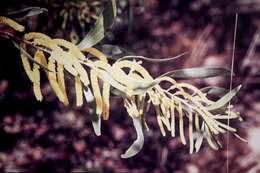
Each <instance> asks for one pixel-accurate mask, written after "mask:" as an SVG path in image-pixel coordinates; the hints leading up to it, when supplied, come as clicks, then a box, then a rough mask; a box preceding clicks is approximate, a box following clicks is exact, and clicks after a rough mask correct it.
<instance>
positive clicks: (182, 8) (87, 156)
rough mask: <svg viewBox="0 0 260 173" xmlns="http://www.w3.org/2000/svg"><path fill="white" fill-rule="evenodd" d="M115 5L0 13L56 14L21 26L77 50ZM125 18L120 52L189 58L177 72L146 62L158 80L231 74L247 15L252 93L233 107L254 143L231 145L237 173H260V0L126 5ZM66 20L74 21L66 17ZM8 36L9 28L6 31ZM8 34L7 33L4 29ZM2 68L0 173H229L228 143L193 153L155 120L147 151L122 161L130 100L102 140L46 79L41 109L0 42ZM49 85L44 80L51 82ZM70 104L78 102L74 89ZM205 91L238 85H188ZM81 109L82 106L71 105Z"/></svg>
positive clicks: (56, 3) (43, 3)
mask: <svg viewBox="0 0 260 173" xmlns="http://www.w3.org/2000/svg"><path fill="white" fill-rule="evenodd" d="M106 3H107V1H106V0H104V1H102V0H78V1H76V0H35V1H30V0H23V1H22V2H21V1H18V0H11V1H7V2H6V3H5V5H1V7H0V14H1V15H3V14H5V13H7V12H11V11H15V10H19V9H22V8H25V7H30V6H39V7H43V8H46V9H48V14H47V15H46V14H40V15H38V16H33V17H30V18H21V19H19V20H18V21H19V22H20V23H21V24H23V25H24V26H26V30H27V31H37V32H43V33H45V34H47V35H49V36H51V37H52V38H64V39H66V40H70V41H73V42H74V43H77V42H78V41H80V40H81V39H82V38H83V37H84V35H85V34H86V33H87V32H88V31H89V29H90V27H91V26H93V24H94V22H95V20H96V16H97V15H98V14H99V13H100V11H101V9H102V8H103V7H104V5H105V4H106ZM117 4H118V8H119V9H118V17H117V21H116V23H115V25H114V27H113V29H112V30H111V31H109V32H108V34H107V37H106V39H105V40H103V41H102V42H103V43H109V44H113V45H118V46H121V47H123V48H125V49H126V50H129V51H131V52H134V53H135V54H137V55H142V56H146V57H154V58H165V57H172V56H175V55H178V54H180V53H182V52H185V51H189V54H188V55H186V56H184V57H182V58H180V59H179V60H177V61H175V62H172V63H162V64H158V63H148V62H144V65H145V66H146V67H147V69H148V71H149V72H150V73H151V75H152V76H153V77H156V76H159V75H160V74H163V73H165V72H167V71H169V70H173V69H180V68H183V67H197V66H210V67H224V68H230V64H231V55H232V43H233V32H234V23H235V13H238V14H239V20H238V29H237V44H236V54H235V55H236V56H235V66H234V72H235V76H234V83H233V86H237V85H238V84H242V85H243V88H242V89H241V90H240V92H239V93H238V96H237V99H235V100H234V103H235V110H237V111H239V112H241V115H242V117H243V118H244V120H245V121H244V122H242V123H240V124H237V125H236V126H237V129H238V130H239V134H240V135H241V136H242V137H244V138H246V139H247V140H248V141H249V143H248V144H246V143H243V142H241V141H239V140H238V139H237V138H234V137H233V136H230V144H229V147H228V151H229V172H232V173H233V172H234V173H237V172H252V173H253V172H260V161H259V160H260V150H259V144H260V142H259V138H260V126H259V125H260V119H259V114H260V90H259V88H260V70H259V67H260V61H259V53H260V51H259V50H260V49H259V44H260V35H259V34H260V30H259V27H260V18H259V17H260V2H259V1H257V0H234V1H224V0H219V1H212V0H174V1H173V0H163V1H159V0H117ZM66 16H67V17H66ZM1 27H2V26H1ZM1 29H3V30H5V29H8V28H5V27H2V28H1ZM0 43H1V61H2V62H1V63H0V127H1V128H0V137H1V142H0V171H8V172H12V171H55V172H64V171H95V172H108V171H115V172H130V171H131V172H148V171H149V172H173V171H174V172H177V173H184V172H192V173H196V172H202V173H204V172H205V173H206V172H226V166H225V165H226V153H227V147H226V141H227V136H223V140H222V141H223V142H222V144H223V148H222V149H220V150H219V151H218V152H216V151H213V150H211V149H210V148H209V146H208V145H203V146H202V148H201V150H200V152H199V153H195V154H193V155H189V154H188V146H183V145H181V142H180V139H179V138H171V137H170V136H169V135H168V137H162V136H161V134H160V130H159V128H158V125H157V123H156V117H155V116H154V112H153V111H151V112H150V113H149V115H148V116H149V119H148V124H149V126H150V131H149V132H147V133H145V144H144V148H143V150H142V151H141V152H140V153H139V154H138V155H137V156H135V157H133V158H130V159H121V158H120V154H121V153H123V151H125V149H127V148H128V147H129V145H130V144H131V141H133V140H134V139H135V138H136V134H135V131H134V129H133V127H132V125H131V120H130V118H129V117H128V116H127V113H126V111H125V109H124V108H123V105H122V104H121V100H120V99H117V98H113V99H111V109H110V111H111V117H110V119H109V120H108V121H102V135H101V136H100V137H97V136H95V134H94V132H93V129H92V126H91V121H90V119H89V117H88V107H87V105H86V104H84V106H83V107H80V108H77V107H76V106H75V103H72V104H70V105H69V106H67V107H65V106H64V105H62V104H61V103H59V102H58V100H57V98H56V96H55V94H54V92H53V91H52V89H51V87H50V85H49V84H48V82H47V79H43V84H42V90H43V95H44V100H43V101H42V102H37V101H36V99H35V98H34V96H33V92H32V85H31V83H30V81H29V79H28V78H27V76H26V74H25V72H24V70H23V67H22V64H21V62H20V56H19V52H18V50H16V48H14V47H13V45H12V43H10V42H9V41H8V40H6V39H1V40H0ZM43 76H44V75H43ZM67 82H68V84H70V85H71V86H72V87H71V88H70V89H69V95H70V97H73V96H74V95H75V91H74V89H73V85H72V83H70V82H71V81H70V80H69V79H67ZM185 82H188V83H191V84H194V85H196V86H198V87H205V86H208V85H216V86H220V87H225V88H228V87H229V79H228V78H223V77H215V78H209V79H196V80H185ZM71 100H75V99H73V98H72V99H71Z"/></svg>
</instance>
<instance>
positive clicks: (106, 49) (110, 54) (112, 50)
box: [96, 44, 132, 59]
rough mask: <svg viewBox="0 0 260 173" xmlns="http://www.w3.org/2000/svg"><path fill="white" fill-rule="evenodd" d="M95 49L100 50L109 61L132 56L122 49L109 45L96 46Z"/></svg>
mask: <svg viewBox="0 0 260 173" xmlns="http://www.w3.org/2000/svg"><path fill="white" fill-rule="evenodd" d="M96 48H97V49H98V50H100V51H101V52H102V53H103V54H105V55H106V57H107V58H111V59H119V58H121V57H123V56H127V55H131V54H132V53H130V52H128V51H127V50H125V49H124V48H122V47H119V46H114V45H110V44H103V45H99V46H96Z"/></svg>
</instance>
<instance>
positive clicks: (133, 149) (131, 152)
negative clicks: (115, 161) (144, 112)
mask: <svg viewBox="0 0 260 173" xmlns="http://www.w3.org/2000/svg"><path fill="white" fill-rule="evenodd" d="M131 117H132V120H133V123H134V127H135V130H136V133H137V139H136V140H135V141H134V143H133V144H132V145H131V146H130V147H129V148H128V150H126V152H125V153H124V154H122V155H121V158H124V159H125V158H130V157H133V156H135V155H136V154H137V153H139V152H140V151H141V149H142V148H143V145H144V135H143V130H142V125H141V121H140V120H139V118H138V117H136V116H135V115H132V116H131Z"/></svg>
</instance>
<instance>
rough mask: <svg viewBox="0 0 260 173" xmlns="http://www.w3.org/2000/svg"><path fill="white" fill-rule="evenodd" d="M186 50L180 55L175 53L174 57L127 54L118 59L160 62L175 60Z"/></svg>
mask: <svg viewBox="0 0 260 173" xmlns="http://www.w3.org/2000/svg"><path fill="white" fill-rule="evenodd" d="M187 53H188V52H184V53H182V54H180V55H177V56H175V57H171V58H160V59H156V58H147V57H144V56H134V55H128V56H124V57H122V58H119V59H118V61H122V60H126V59H142V60H146V61H149V62H157V63H162V62H168V61H173V60H176V59H178V58H180V57H182V56H184V55H186V54H187Z"/></svg>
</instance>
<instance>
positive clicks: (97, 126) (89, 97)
mask: <svg viewBox="0 0 260 173" xmlns="http://www.w3.org/2000/svg"><path fill="white" fill-rule="evenodd" d="M83 92H84V96H85V98H86V101H87V103H88V106H89V107H88V110H89V114H90V119H91V122H92V126H93V128H94V132H95V134H96V135H97V136H100V135H101V116H100V115H97V114H96V113H95V108H96V102H95V98H94V96H93V93H92V92H91V90H90V88H87V89H84V90H83Z"/></svg>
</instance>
